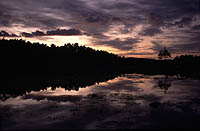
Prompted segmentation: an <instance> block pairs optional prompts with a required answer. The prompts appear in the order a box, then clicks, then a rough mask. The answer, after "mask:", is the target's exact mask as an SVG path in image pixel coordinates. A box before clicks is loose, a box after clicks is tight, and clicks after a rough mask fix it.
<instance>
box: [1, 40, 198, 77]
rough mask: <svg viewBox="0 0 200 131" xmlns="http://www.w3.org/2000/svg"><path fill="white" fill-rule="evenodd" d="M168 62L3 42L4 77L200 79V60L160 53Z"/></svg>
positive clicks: (84, 49)
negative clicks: (127, 75) (114, 75)
mask: <svg viewBox="0 0 200 131" xmlns="http://www.w3.org/2000/svg"><path fill="white" fill-rule="evenodd" d="M158 57H159V58H163V59H164V60H154V59H143V58H126V57H121V56H118V55H115V54H112V53H108V52H106V51H102V50H94V49H92V48H90V47H85V46H79V44H78V43H75V44H70V43H68V44H65V45H63V46H60V47H57V46H56V45H54V44H52V45H51V46H47V45H46V44H40V43H31V42H29V41H25V40H22V39H20V40H18V39H11V40H6V39H2V40H0V61H1V65H0V66H1V68H0V70H1V74H8V75H9V74H12V75H13V74H44V75H46V74H53V75H55V74H59V75H60V74H85V75H87V74H106V73H108V74H109V73H122V74H123V73H143V74H166V73H167V74H169V75H181V76H189V77H196V78H200V72H199V70H198V68H199V67H200V56H194V55H181V56H177V57H175V58H174V59H168V58H169V57H171V54H170V53H169V52H168V50H167V49H166V48H164V50H161V51H160V52H159V53H158Z"/></svg>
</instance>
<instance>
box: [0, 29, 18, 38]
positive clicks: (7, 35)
mask: <svg viewBox="0 0 200 131" xmlns="http://www.w3.org/2000/svg"><path fill="white" fill-rule="evenodd" d="M0 36H3V37H18V36H17V35H16V34H9V33H8V32H6V31H4V30H2V31H0Z"/></svg>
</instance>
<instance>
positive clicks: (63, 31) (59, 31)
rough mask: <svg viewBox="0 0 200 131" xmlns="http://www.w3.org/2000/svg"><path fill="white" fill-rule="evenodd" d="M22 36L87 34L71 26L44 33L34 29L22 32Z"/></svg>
mask: <svg viewBox="0 0 200 131" xmlns="http://www.w3.org/2000/svg"><path fill="white" fill-rule="evenodd" d="M21 35H22V36H24V37H35V36H54V35H58V36H75V35H87V33H82V32H81V31H80V30H78V29H75V28H72V29H68V30H67V29H56V30H49V31H46V33H44V32H42V31H38V30H37V31H35V32H31V33H27V32H22V33H21Z"/></svg>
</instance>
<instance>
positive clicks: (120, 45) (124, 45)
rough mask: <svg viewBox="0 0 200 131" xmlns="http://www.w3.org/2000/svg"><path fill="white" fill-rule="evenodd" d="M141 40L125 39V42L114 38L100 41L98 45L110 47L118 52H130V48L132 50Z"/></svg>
mask: <svg viewBox="0 0 200 131" xmlns="http://www.w3.org/2000/svg"><path fill="white" fill-rule="evenodd" d="M141 40H142V39H139V38H127V39H125V40H120V39H119V38H116V39H114V40H108V41H101V42H100V43H99V44H101V45H106V46H110V47H113V48H116V49H120V50H131V49H132V48H134V45H135V44H137V43H139V42H140V41H141Z"/></svg>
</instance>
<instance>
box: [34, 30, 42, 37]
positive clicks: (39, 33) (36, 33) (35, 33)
mask: <svg viewBox="0 0 200 131" xmlns="http://www.w3.org/2000/svg"><path fill="white" fill-rule="evenodd" d="M32 35H33V36H44V35H45V33H44V32H42V31H38V30H37V31H35V32H32Z"/></svg>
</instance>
